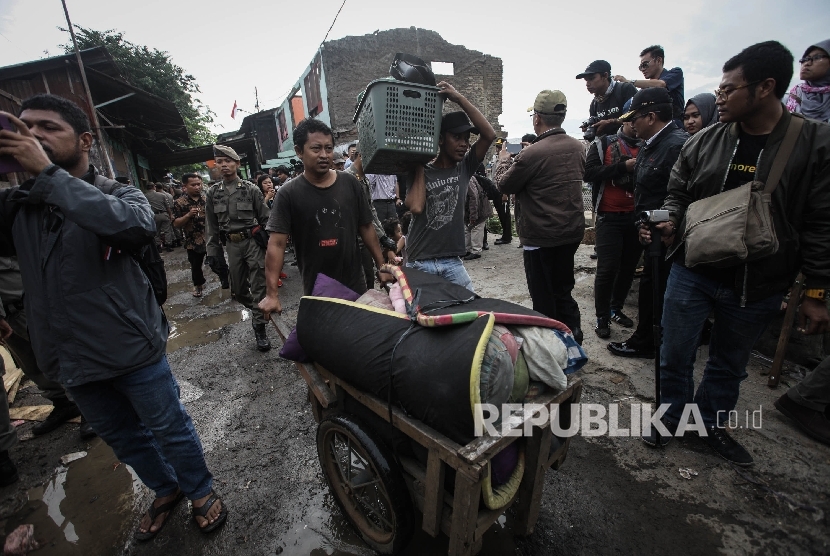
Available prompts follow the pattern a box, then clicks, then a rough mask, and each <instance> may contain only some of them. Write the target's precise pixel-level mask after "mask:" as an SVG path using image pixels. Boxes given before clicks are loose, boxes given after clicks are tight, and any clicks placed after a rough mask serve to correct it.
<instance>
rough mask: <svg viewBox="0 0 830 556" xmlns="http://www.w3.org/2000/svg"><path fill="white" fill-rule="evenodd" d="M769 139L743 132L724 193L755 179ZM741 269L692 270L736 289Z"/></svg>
mask: <svg viewBox="0 0 830 556" xmlns="http://www.w3.org/2000/svg"><path fill="white" fill-rule="evenodd" d="M767 139H769V134H767V135H748V134H746V133H743V132H741V136H740V138H739V140H738V150H737V151H735V156H734V157H733V158H732V163H731V164H730V165H729V173H728V174H727V176H726V182H725V183H724V186H723V190H724V191H727V190H729V189H735V188H736V187H740V186H742V185H743V184H745V183H749V182H751V181H753V180H754V179H755V172H756V170H757V166H758V160H759V159H760V158H761V153H762V152H763V150H764V147H765V146H766V144H767ZM683 257H685V251H684V253H683V255H682V257H680V258H679V260H680V261H682V260H683ZM740 267H741V265H740V264H739V265H737V266H734V267H730V268H717V267H714V266H709V265H705V264H701V265H697V266H695V267H693V268H692V269H691V270H692V271H694V272H696V273H698V274H700V275H703V276H706V277H707V278H710V279H712V280H716V281H717V282H720V283H721V284H723V285H724V286H729V287H734V285H735V276H736V273H737V272H738V269H739V268H740Z"/></svg>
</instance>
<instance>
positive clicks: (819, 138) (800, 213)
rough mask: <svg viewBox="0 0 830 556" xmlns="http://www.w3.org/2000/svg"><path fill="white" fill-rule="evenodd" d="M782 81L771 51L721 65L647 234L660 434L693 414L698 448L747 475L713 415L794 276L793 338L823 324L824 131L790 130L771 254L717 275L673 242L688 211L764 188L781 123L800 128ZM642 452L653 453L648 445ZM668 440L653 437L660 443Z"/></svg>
mask: <svg viewBox="0 0 830 556" xmlns="http://www.w3.org/2000/svg"><path fill="white" fill-rule="evenodd" d="M792 74H793V56H792V54H791V53H790V51H789V50H787V49H786V48H785V47H784V46H783V45H781V44H780V43H778V42H775V41H767V42H763V43H759V44H755V45H753V46H750V47H748V48H746V49H744V50H743V51H742V52H741V53H740V54H738V55H736V56H734V57H733V58H731V59H730V60H729V61H727V62H726V64H724V66H723V77H722V78H721V83H720V88H719V89H718V90H717V91H715V96H716V97H717V105H718V112H719V113H720V123H719V124H715V125H714V126H711V127H709V128H707V129H705V130H703V131H701V132H700V133H697V134H695V136H694V137H693V138H692V139H691V140H689V142H688V143H686V144H685V145H684V147H683V149H682V151H681V154H680V158H679V159H678V161H677V163H676V164H675V166H674V168H673V169H672V174H671V180H670V181H669V184H668V195H667V197H666V202H665V203H664V204H663V206H662V208H663V209H666V210H668V211H669V215H670V219H671V221H670V222H666V223H662V224H658V225H657V228H658V229H659V230H660V234H661V236H662V237H661V239H662V241H663V243H665V244H667V245H671V247H670V249H669V256H673V257H674V261H675V264H674V265H673V266H672V269H671V274H670V275H669V281H668V287H667V289H666V297H665V309H664V311H663V330H664V331H663V345H662V348H661V351H660V356H661V357H660V360H661V362H660V380H661V389H660V391H661V395H662V401H663V403H669V404H671V406H670V408H669V410H668V411H667V412H666V414H665V416H664V417H663V422H664V423H665V424H666V428H668V429H669V432H672V431H673V427H675V426H676V424H677V423H678V421H679V420H680V418H681V415H682V412H683V408H684V406H685V405H686V404H689V403H692V402H694V403H696V404H697V406H698V409H699V411H700V415H701V417H702V419H703V424H704V425H705V426H706V432H707V434H706V436H705V437H704V436H701V438H703V440H704V441H705V442H706V443H707V444H708V445H709V446H710V447H711V448H713V449H714V450H715V451H716V452H717V453H718V454H719V455H720V456H721V457H723V458H724V459H726V460H727V461H730V462H733V463H735V464H737V465H750V464H751V463H752V456H751V455H750V454H749V452H748V451H747V450H745V449H744V448H743V447H742V446H741V445H740V444H739V443H738V442H737V441H736V440H735V439H733V438H732V437H731V436H730V435H728V434H727V433H726V430H725V428H724V427H725V425H724V421H726V420H727V419H726V418H725V417H724V415H727V414H728V412H729V411H731V410H733V409H735V406H736V405H737V403H738V396H739V393H740V384H741V382H742V381H743V380H744V379H745V378H746V376H747V373H746V365H747V362H748V360H749V354H750V351H751V350H752V346H753V345H754V344H755V342H756V341H757V339H758V337H759V336H760V335H761V333H762V332H763V330H764V329H765V328H766V326H767V324H768V323H769V322H770V320H771V319H772V317H773V315H775V314H776V313H778V312H779V311H780V307H781V302H782V300H783V298H784V294H785V293H786V291H787V289H788V288H789V287H790V286H791V285H792V283H793V280H794V278H795V276H796V274H797V273H798V271H799V268H800V270H801V272H802V273H803V274H804V280H805V282H804V289H805V297H804V299H803V300H801V301H800V303H801V305H800V309H799V328H800V330H801V331H802V333H805V334H821V333H823V332H825V331H826V330H827V327H828V320H830V318H828V314H827V306H826V305H825V303H826V301H825V300H826V297H825V290H826V289H828V288H830V227H828V225H827V215H828V214H830V127H828V126H827V125H825V124H822V123H818V122H815V121H812V120H809V119H805V120H803V121H802V127H801V130H800V131H799V132H798V135H797V136H796V137H797V138H796V142H795V145H794V148H793V150H792V154H791V155H790V156H789V158H788V159H787V162H786V165H785V166H784V170H783V173H782V175H781V178H780V180H779V182H778V187H777V188H776V189H775V190H774V191H773V193H772V197H771V207H772V213H773V215H774V225H775V231H776V235H777V237H778V243H779V246H778V250H777V251H776V252H775V254H773V255H770V256H767V257H763V258H760V259H757V260H754V261H752V262H748V263H739V264H738V265H735V266H731V267H725V268H724V267H715V266H711V265H705V264H698V265H696V266H694V267H692V268H688V267H686V266H685V244H684V241H683V233H682V230H683V229H684V226H685V215H686V211H687V208H688V207H689V205H690V204H691V203H692V202H694V201H697V200H700V199H704V198H707V197H711V196H713V195H717V194H718V193H720V192H721V191H724V190H729V189H733V188H736V187H738V186H740V185H742V184H745V183H747V182H750V181H753V180H758V181H761V182H766V181H767V180H768V179H769V175H770V173H771V167H772V164H773V160H774V159H775V157H776V155H777V153H778V150H779V149H780V148H781V145H782V143H783V141H784V136H785V134H786V132H787V130H788V128H789V127H790V123H791V121H793V120H794V118H797V117H798V118H800V117H801V116H795V115H791V114H790V113H789V112H787V110H786V109H785V108H784V106H783V105H782V104H781V98H782V97H783V96H784V93H785V92H786V90H787V85H788V84H789V83H790V80H791V79H792ZM640 238H641V240H642V241H644V242H646V243H648V242H650V241H651V239H652V238H651V234H650V233H649V232H648V231H647V230H642V229H641V231H640ZM655 239H656V238H655ZM792 302H793V303H799V300H795V299H794V300H792ZM710 311H714V312H715V325H714V328H713V330H712V339H711V344H710V346H709V359H708V360H707V362H706V366H705V369H704V372H703V378H702V380H701V382H700V385H699V386H698V388H697V392H695V390H694V377H693V372H694V360H695V353H696V351H697V346H698V339H699V337H700V333H701V330H702V328H703V322H704V321H705V320H706V317H707V316H709V313H710ZM825 393H826V392H825ZM781 402H782V400H779V401H778V404H779V405H780V404H781ZM784 403H785V405H786V400H784ZM785 409H789V408H788V407H787V408H785ZM818 417H821V416H820V415H819V416H818ZM744 437H746V435H744ZM751 438H752V437H750V439H751ZM644 440H646V442H647V443H649V439H645V438H644ZM650 440H651V444H654V437H653V436H652V437H651V439H650ZM668 440H669V438H668V437H666V436H663V437H662V439H661V443H663V444H664V443H666V442H667V441H668Z"/></svg>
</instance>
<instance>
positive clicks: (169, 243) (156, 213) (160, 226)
mask: <svg viewBox="0 0 830 556" xmlns="http://www.w3.org/2000/svg"><path fill="white" fill-rule="evenodd" d="M151 187H153V189H148V190H147V191H146V192H145V193H144V195H145V196H146V197H147V200H148V201H150V208H152V209H153V219H154V220H155V221H156V244H158V245H159V248H160V249H167V251H172V250H173V241H174V239H175V235H174V234H173V225H172V222H173V197H172V196H171V195H168V194H167V193H165V192H164V190H163V189H162V185H161V184H160V183H154V184H151Z"/></svg>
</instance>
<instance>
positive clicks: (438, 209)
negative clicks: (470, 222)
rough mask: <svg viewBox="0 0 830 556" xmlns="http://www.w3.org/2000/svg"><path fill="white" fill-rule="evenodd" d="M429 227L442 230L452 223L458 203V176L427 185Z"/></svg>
mask: <svg viewBox="0 0 830 556" xmlns="http://www.w3.org/2000/svg"><path fill="white" fill-rule="evenodd" d="M427 186H428V187H429V193H428V194H427V227H428V228H430V229H431V230H440V229H441V228H443V227H444V226H446V225H447V224H449V223H450V222H452V218H453V215H454V214H455V206H456V204H457V203H458V174H456V175H454V176H451V177H449V178H444V179H439V180H436V181H434V182H430V183H428V184H427Z"/></svg>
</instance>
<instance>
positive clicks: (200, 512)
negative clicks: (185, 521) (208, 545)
mask: <svg viewBox="0 0 830 556" xmlns="http://www.w3.org/2000/svg"><path fill="white" fill-rule="evenodd" d="M216 502H222V499H221V498H219V495H217V494H216V493H215V492H213V491H211V492H210V498H208V499H207V501H205V503H204V504H202V505H201V506H199V507H198V508H197V507H196V506H193V509H192V513H193V521H195V522H196V526H197V527H198V528H199V531H201V532H202V533H205V534H207V533H210V532H211V531H215V530H216V529H218V528H219V527H221V526H222V525H224V524H225V520H227V519H228V508H227V506H225V503H224V502H222V509H221V510H220V511H219V515H218V516H216V521H214V522H213V523H208V524H207V525H205V526H204V527H202V526H201V525H199V520H198V519H196V517H202V518H205V519H206V520H207V514H208V512H209V511H210V508H211V506H213V505H214V504H215V503H216Z"/></svg>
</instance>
